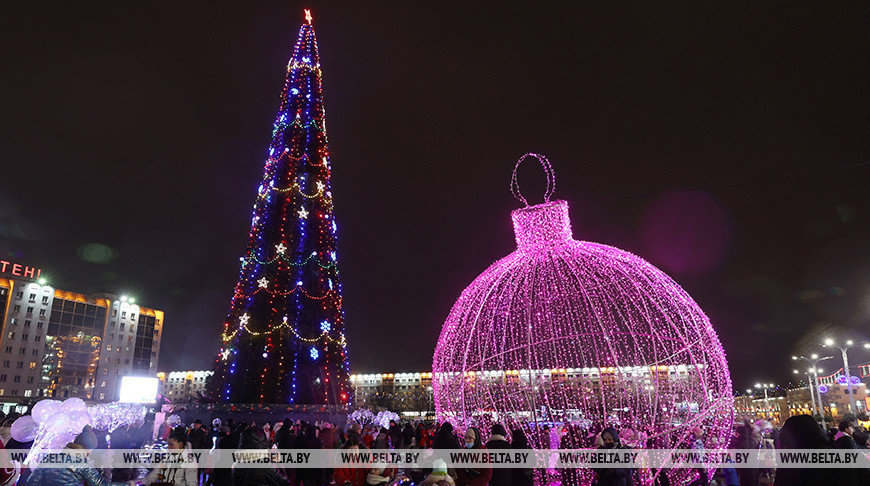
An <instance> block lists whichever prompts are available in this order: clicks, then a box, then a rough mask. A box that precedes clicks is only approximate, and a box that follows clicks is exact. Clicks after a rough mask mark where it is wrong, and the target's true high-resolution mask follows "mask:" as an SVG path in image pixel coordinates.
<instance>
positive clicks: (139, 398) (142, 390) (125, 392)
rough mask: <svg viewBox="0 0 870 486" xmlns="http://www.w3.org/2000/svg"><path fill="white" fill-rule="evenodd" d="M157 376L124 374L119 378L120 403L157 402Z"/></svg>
mask: <svg viewBox="0 0 870 486" xmlns="http://www.w3.org/2000/svg"><path fill="white" fill-rule="evenodd" d="M157 381H158V380H157V378H149V377H145V376H124V377H122V378H121V399H120V400H119V401H120V402H121V403H155V402H157Z"/></svg>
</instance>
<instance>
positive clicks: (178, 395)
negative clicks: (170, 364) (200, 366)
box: [157, 370, 214, 403]
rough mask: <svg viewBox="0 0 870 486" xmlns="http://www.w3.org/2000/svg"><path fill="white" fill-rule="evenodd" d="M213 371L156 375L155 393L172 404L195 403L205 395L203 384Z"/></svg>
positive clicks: (172, 372) (161, 373)
mask: <svg viewBox="0 0 870 486" xmlns="http://www.w3.org/2000/svg"><path fill="white" fill-rule="evenodd" d="M213 374H214V371H211V370H209V371H169V372H163V371H161V372H160V373H157V379H158V380H160V385H159V388H158V391H157V393H159V394H160V395H162V396H163V398H166V399H168V400H169V401H170V402H172V403H190V402H196V401H197V400H198V399H199V398H201V397H202V396H203V394H204V393H205V382H206V380H208V377H210V376H211V375H213Z"/></svg>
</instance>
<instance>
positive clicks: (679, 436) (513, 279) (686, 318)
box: [432, 154, 734, 484]
mask: <svg viewBox="0 0 870 486" xmlns="http://www.w3.org/2000/svg"><path fill="white" fill-rule="evenodd" d="M529 155H534V154H529ZM535 157H537V158H538V159H539V160H540V161H541V163H542V165H543V166H544V169H545V171H546V172H547V195H546V197H545V203H544V204H540V205H536V206H529V205H528V203H525V207H522V208H520V209H517V210H515V211H513V212H512V214H511V219H512V221H513V226H514V232H515V235H516V241H517V249H516V251H514V252H513V253H511V254H510V255H508V256H506V257H504V258H503V259H501V260H499V261H497V262H495V263H494V264H492V265H491V266H490V267H489V268H488V269H487V270H485V271H484V272H483V273H482V274H480V275H479V276H478V277H477V278H476V279H475V280H474V281H473V282H472V283H471V284H470V285H469V286H468V287H467V288H466V289H465V290H464V291H463V292H462V294H461V295H460V296H459V298H458V300H457V301H456V304H455V305H454V306H453V308H452V309H451V311H450V313H449V315H448V317H447V319H446V321H445V323H444V327H443V328H442V331H441V335H440V337H439V339H438V343H437V345H436V348H435V353H434V358H433V364H432V371H433V379H432V386H433V394H434V400H435V405H436V411H437V416H438V420H447V421H450V422H453V423H454V425H455V426H457V427H460V428H464V427H467V426H469V425H475V426H478V427H480V429H481V430H489V429H490V426H491V425H492V424H493V423H494V422H501V423H503V424H505V425H510V427H509V428H512V427H522V428H524V429H526V434H527V436H528V438H529V441H530V442H531V443H532V445H533V446H534V447H536V448H545V449H546V448H549V447H550V445H551V444H550V443H549V440H550V439H549V438H548V437H542V435H541V434H540V428H539V427H540V425H539V424H541V423H574V424H577V423H589V424H592V423H595V424H598V425H599V426H602V427H603V426H609V425H621V426H624V427H631V428H633V429H634V430H637V431H643V432H644V434H645V435H646V436H647V437H648V438H649V440H650V441H651V443H653V444H654V447H655V448H662V449H688V448H690V447H691V446H690V444H691V443H692V440H693V436H692V430H693V429H694V428H695V427H699V426H700V427H703V428H704V429H705V431H706V437H707V440H708V443H707V444H705V445H706V447H707V448H708V450H711V451H714V450H718V449H721V448H723V447H725V445H726V444H727V443H728V440H727V439H728V437H729V436H730V434H731V424H732V419H733V414H734V408H733V407H734V403H733V398H732V387H731V378H730V375H729V371H728V364H727V362H726V359H725V352H724V350H723V348H722V345H721V344H720V342H719V339H718V337H717V336H716V332H715V330H714V329H713V327H712V325H711V323H710V321H709V319H708V318H707V316H706V315H705V314H704V312H703V311H702V310H701V309H700V308H699V307H698V305H697V304H696V303H695V302H694V301H693V300H692V298H691V297H690V296H689V295H688V294H687V293H686V292H685V291H684V290H683V289H682V288H681V287H680V286H679V285H678V284H677V283H676V282H674V281H673V280H672V279H671V278H670V277H668V276H667V275H665V274H664V273H663V272H661V271H660V270H658V269H657V268H655V267H653V266H652V265H651V264H649V263H648V262H646V261H645V260H643V259H642V258H640V257H638V256H636V255H633V254H631V253H628V252H625V251H622V250H619V249H617V248H613V247H610V246H606V245H601V244H598V243H592V242H586V241H577V240H575V239H574V237H573V233H572V230H571V223H570V220H569V217H568V204H567V203H566V202H565V201H552V202H549V197H550V195H551V194H552V190H553V188H554V187H555V178H554V177H553V174H552V168H551V167H550V165H549V162H547V161H546V159H545V158H543V157H542V156H535ZM524 158H525V157H524ZM522 160H523V158H521V159H520V161H518V162H517V166H519V164H520V162H522ZM515 174H516V166H515V169H514V177H513V178H512V180H511V189H512V191H513V192H514V195H515V196H516V197H517V198H518V199H520V200H521V202H525V198H524V197H523V196H522V194H521V193H520V192H519V185H518V183H517V180H516V175H515ZM517 369H519V370H524V369H525V370H545V371H547V372H541V373H530V374H529V375H528V376H523V375H522V374H521V373H520V374H519V376H517V375H513V374H507V373H501V374H493V371H492V370H517ZM569 369H571V370H573V371H574V372H573V373H567V371H566V374H565V375H564V376H565V378H564V379H559V380H555V379H552V376H553V375H554V373H552V371H554V370H555V371H558V372H559V374H560V375H559V376H562V375H561V372H562V371H563V370H569ZM591 370H595V371H594V372H593V371H591ZM583 446H584V445H583V444H579V443H578V444H569V447H568V448H571V447H583ZM658 473H659V472H658V471H646V472H645V474H649V475H651V476H650V477H646V478H644V481H646V482H649V483H650V484H652V483H653V482H654V481H655V478H654V477H652V475H655V474H658ZM580 474H587V473H586V472H581V473H580ZM590 474H591V473H590ZM668 474H669V476H670V480H671V483H672V484H686V483H688V482H689V481H690V480H691V479H688V476H686V475H687V474H692V472H691V471H677V470H674V471H672V472H669V473H668ZM591 479H592V478H591V477H588V478H585V480H590V481H591ZM646 482H645V484H646Z"/></svg>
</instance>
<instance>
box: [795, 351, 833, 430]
mask: <svg viewBox="0 0 870 486" xmlns="http://www.w3.org/2000/svg"><path fill="white" fill-rule="evenodd" d="M791 359H793V360H795V361H797V360H799V359H802V360H804V361H806V362H807V363H809V364H810V366H812V368H810V369H809V371H810V373H812V374H813V386H814V387H815V388H816V391H818V390H819V372H820V371H822V369H821V368H819V363H821V362H822V361H824V360H826V359H831V357H830V356H825V357H824V358H819V355H818V354H816V353H813V354H811V355H810V357H809V358H807V357H806V356H792V357H791ZM818 397H819V416H821V417H822V418H823V420H824V416H825V406H824V404H822V393H821V392H819V393H818Z"/></svg>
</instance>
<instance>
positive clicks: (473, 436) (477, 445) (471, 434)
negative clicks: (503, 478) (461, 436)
mask: <svg viewBox="0 0 870 486" xmlns="http://www.w3.org/2000/svg"><path fill="white" fill-rule="evenodd" d="M465 448H466V449H479V450H484V451H485V450H486V447H484V446H483V442H482V440H481V437H480V431H479V430H477V428H476V427H469V428H467V429H465ZM490 479H492V468H491V467H481V468H460V469H459V470H458V471H457V475H456V486H487V485H488V484H489V481H490Z"/></svg>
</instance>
